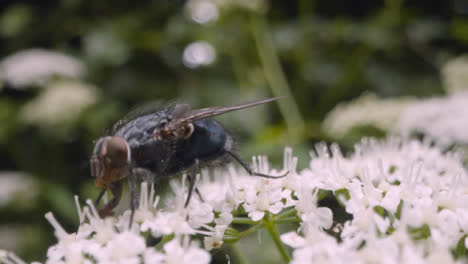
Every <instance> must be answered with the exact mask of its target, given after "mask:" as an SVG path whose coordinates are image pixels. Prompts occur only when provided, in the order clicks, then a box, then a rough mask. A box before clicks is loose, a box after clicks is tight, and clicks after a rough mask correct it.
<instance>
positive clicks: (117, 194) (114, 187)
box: [98, 181, 122, 218]
mask: <svg viewBox="0 0 468 264" xmlns="http://www.w3.org/2000/svg"><path fill="white" fill-rule="evenodd" d="M109 189H110V191H111V192H112V195H113V196H114V197H113V198H112V200H110V201H109V202H108V203H107V204H106V205H105V206H104V207H103V208H101V209H100V210H99V216H100V217H101V218H104V217H106V216H112V215H113V214H114V213H113V212H112V209H114V208H115V207H116V206H117V204H118V203H119V201H120V198H122V182H121V181H118V182H113V183H111V184H110V187H109ZM101 193H104V192H102V191H101ZM100 196H102V195H100ZM98 198H99V197H98Z"/></svg>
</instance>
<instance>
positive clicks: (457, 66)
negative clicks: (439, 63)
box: [441, 54, 468, 93]
mask: <svg viewBox="0 0 468 264" xmlns="http://www.w3.org/2000/svg"><path fill="white" fill-rule="evenodd" d="M441 73H442V81H443V84H444V89H445V90H446V91H447V92H449V93H457V92H459V91H463V90H467V89H468V56H467V55H466V54H465V55H462V56H460V57H456V58H454V59H452V60H450V61H448V62H447V63H446V64H445V65H444V66H443V67H442V70H441Z"/></svg>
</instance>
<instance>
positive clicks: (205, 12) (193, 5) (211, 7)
mask: <svg viewBox="0 0 468 264" xmlns="http://www.w3.org/2000/svg"><path fill="white" fill-rule="evenodd" d="M186 9H187V13H188V15H189V16H190V18H191V19H192V20H193V21H195V22H196V23H198V24H206V23H209V22H214V21H216V20H217V19H218V17H219V10H218V6H217V5H216V4H215V3H214V2H213V1H210V0H190V1H188V2H187V4H186Z"/></svg>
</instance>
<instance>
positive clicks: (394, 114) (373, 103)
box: [323, 93, 415, 138]
mask: <svg viewBox="0 0 468 264" xmlns="http://www.w3.org/2000/svg"><path fill="white" fill-rule="evenodd" d="M414 101H415V100H414V99H413V98H410V97H403V98H390V99H380V98H378V97H377V96H376V95H375V94H372V93H366V94H363V95H362V96H360V97H359V98H357V99H355V100H353V101H351V102H348V103H340V104H339V105H338V106H336V107H335V108H334V109H333V110H332V111H331V112H330V113H328V114H327V116H326V118H325V121H324V123H323V129H324V131H326V132H327V133H329V134H330V135H331V136H333V137H335V138H341V137H343V136H345V135H346V133H348V132H349V131H350V130H351V129H353V128H356V127H359V126H366V125H370V126H373V127H376V128H378V129H381V130H383V131H389V130H391V129H392V128H393V127H394V125H395V123H396V122H397V120H398V118H399V117H400V115H401V113H402V112H403V111H404V110H405V108H406V107H407V106H409V105H411V103H412V102H414Z"/></svg>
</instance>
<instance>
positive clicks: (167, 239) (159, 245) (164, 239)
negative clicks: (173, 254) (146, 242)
mask: <svg viewBox="0 0 468 264" xmlns="http://www.w3.org/2000/svg"><path fill="white" fill-rule="evenodd" d="M173 238H174V234H171V235H167V236H163V238H162V239H161V241H159V243H158V244H157V245H156V249H157V250H162V248H163V246H164V245H165V244H166V243H167V242H169V241H171V240H172V239H173Z"/></svg>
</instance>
